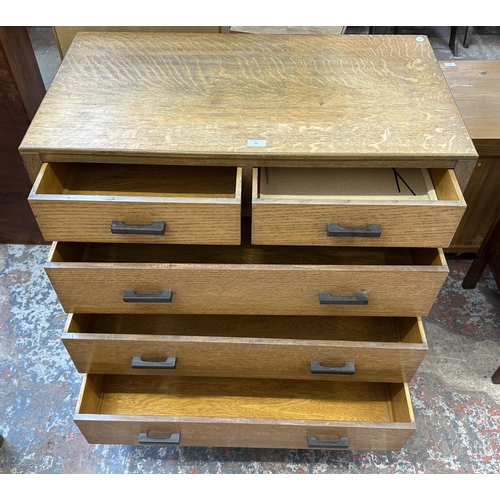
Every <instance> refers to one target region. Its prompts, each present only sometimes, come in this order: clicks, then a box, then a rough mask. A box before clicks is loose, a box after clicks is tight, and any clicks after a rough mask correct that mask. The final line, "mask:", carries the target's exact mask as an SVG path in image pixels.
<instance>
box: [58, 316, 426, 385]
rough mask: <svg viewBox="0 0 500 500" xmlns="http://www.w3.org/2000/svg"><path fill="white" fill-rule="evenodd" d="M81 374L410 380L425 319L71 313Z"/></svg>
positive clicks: (73, 351) (72, 345)
mask: <svg viewBox="0 0 500 500" xmlns="http://www.w3.org/2000/svg"><path fill="white" fill-rule="evenodd" d="M62 340H63V342H64V345H65V346H66V349H67V350H68V352H69V354H70V355H71V358H72V360H73V362H74V363H75V366H76V368H77V370H78V371H79V372H80V373H107V374H122V375H127V374H128V375H131V374H135V375H152V374H154V375H163V376H166V377H171V376H181V375H182V376H207V377H244V378H261V377H262V378H292V379H311V380H345V381H360V380H362V381H367V382H409V381H410V380H411V378H412V377H413V375H414V373H415V371H416V370H417V368H418V367H419V365H420V363H421V362H422V360H423V358H424V356H425V354H426V353H427V350H428V348H427V342H426V338H425V333H424V328H423V326H422V321H421V320H420V318H386V317H382V316H380V317H348V316H340V317H335V316H326V317H312V316H232V315H219V316H213V315H204V316H202V315H176V314H171V315H167V314H163V315H146V316H145V315H136V314H75V315H72V314H70V315H69V317H68V321H67V323H66V328H65V331H64V334H63V337H62Z"/></svg>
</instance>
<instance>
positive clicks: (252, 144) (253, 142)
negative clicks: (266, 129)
mask: <svg viewBox="0 0 500 500" xmlns="http://www.w3.org/2000/svg"><path fill="white" fill-rule="evenodd" d="M247 146H248V147H249V148H265V147H266V146H267V141H265V140H263V139H248V141H247Z"/></svg>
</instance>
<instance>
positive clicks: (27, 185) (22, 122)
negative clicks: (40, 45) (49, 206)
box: [0, 26, 45, 244]
mask: <svg viewBox="0 0 500 500" xmlns="http://www.w3.org/2000/svg"><path fill="white" fill-rule="evenodd" d="M44 95H45V87H44V84H43V81H42V77H41V75H40V70H39V69H38V64H37V62H36V59H35V54H34V53H33V48H32V46H31V42H30V39H29V36H28V32H27V30H26V28H25V27H23V26H12V27H0V243H24V244H37V243H44V242H45V241H44V240H43V238H42V235H41V234H40V231H39V229H38V226H37V224H36V222H35V218H34V217H33V213H32V212H31V210H30V207H29V205H28V202H27V197H28V194H29V192H30V189H31V182H30V180H29V178H28V175H27V174H26V169H25V168H24V165H23V161H22V159H21V156H20V155H19V151H18V147H19V144H20V143H21V140H22V138H23V136H24V134H25V133H26V130H27V129H28V126H29V124H30V122H31V119H32V118H33V116H34V115H35V112H36V110H37V108H38V106H39V104H40V102H41V101H42V98H43V96H44Z"/></svg>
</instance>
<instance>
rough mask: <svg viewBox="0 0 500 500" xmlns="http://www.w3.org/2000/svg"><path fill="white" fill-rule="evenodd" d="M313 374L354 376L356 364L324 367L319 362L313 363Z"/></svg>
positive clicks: (311, 365)
mask: <svg viewBox="0 0 500 500" xmlns="http://www.w3.org/2000/svg"><path fill="white" fill-rule="evenodd" d="M310 368H311V373H328V374H330V375H354V372H355V368H354V363H346V364H345V365H344V366H323V365H322V364H321V363H320V362H319V361H311V363H310Z"/></svg>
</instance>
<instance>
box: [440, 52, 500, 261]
mask: <svg viewBox="0 0 500 500" xmlns="http://www.w3.org/2000/svg"><path fill="white" fill-rule="evenodd" d="M440 66H441V69H442V70H443V73H444V76H445V78H446V80H447V82H448V85H449V86H450V90H451V92H452V94H453V97H454V99H455V101H456V103H457V106H458V108H459V110H460V113H461V114H462V117H463V119H464V122H465V124H466V125H467V128H468V130H469V134H470V136H471V138H472V140H473V142H474V145H475V147H476V150H477V151H478V153H479V156H480V157H479V160H478V161H477V163H476V165H475V167H474V168H473V169H469V170H468V171H467V172H466V174H467V177H466V181H467V184H466V186H465V187H464V191H463V192H464V198H465V200H466V202H467V209H466V211H465V214H464V216H463V218H462V221H461V222H460V225H459V226H458V229H457V231H456V234H455V236H454V238H453V241H452V242H451V244H450V247H449V251H453V252H477V251H478V250H479V247H480V246H481V243H482V242H483V240H484V237H485V236H486V234H487V232H488V230H489V229H490V227H491V226H492V224H493V223H494V221H495V218H496V215H497V214H498V212H499V210H500V197H499V196H498V193H499V190H500V90H499V89H500V61H456V62H455V64H454V65H453V66H450V65H445V64H444V63H440Z"/></svg>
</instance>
